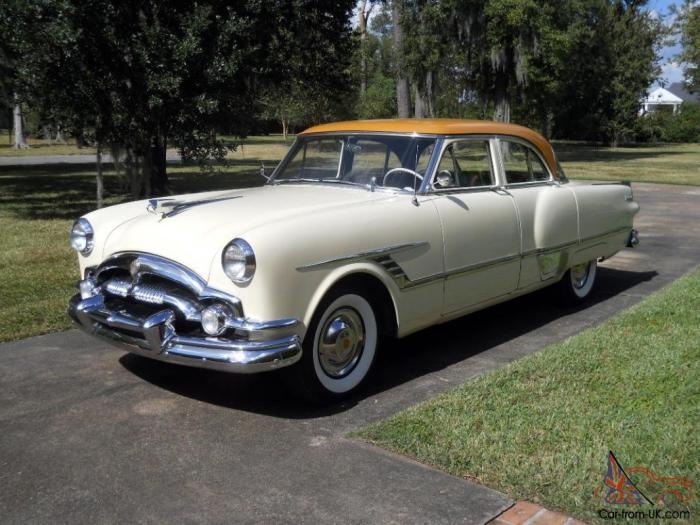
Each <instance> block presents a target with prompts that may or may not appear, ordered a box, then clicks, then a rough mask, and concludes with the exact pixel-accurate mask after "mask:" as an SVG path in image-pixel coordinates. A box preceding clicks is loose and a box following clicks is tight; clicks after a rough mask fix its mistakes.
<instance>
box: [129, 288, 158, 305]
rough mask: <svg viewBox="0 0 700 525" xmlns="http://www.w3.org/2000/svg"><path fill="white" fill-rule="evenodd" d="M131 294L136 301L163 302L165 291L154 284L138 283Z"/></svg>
mask: <svg viewBox="0 0 700 525" xmlns="http://www.w3.org/2000/svg"><path fill="white" fill-rule="evenodd" d="M131 295H132V297H133V298H134V299H136V300H137V301H141V302H144V303H151V304H163V298H164V297H165V292H163V290H161V289H159V288H157V287H155V286H149V285H144V284H140V285H138V286H134V289H133V290H132V291H131Z"/></svg>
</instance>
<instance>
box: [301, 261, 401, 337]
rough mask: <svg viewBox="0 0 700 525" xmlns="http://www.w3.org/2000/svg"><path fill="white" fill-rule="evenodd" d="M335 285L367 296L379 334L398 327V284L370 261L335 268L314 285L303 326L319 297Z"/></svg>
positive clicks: (308, 320)
mask: <svg viewBox="0 0 700 525" xmlns="http://www.w3.org/2000/svg"><path fill="white" fill-rule="evenodd" d="M339 287H347V288H349V289H352V290H354V289H357V290H358V291H362V292H364V293H365V294H368V295H369V297H366V299H367V300H368V301H369V302H370V304H371V305H372V307H373V308H375V310H376V314H377V318H378V321H379V326H380V333H381V334H382V335H389V336H392V337H393V336H396V334H397V333H398V327H399V322H400V319H399V308H398V302H397V297H396V296H397V294H398V288H397V287H396V284H395V283H394V281H393V280H392V279H391V278H389V277H388V276H387V275H386V273H385V272H384V271H383V270H381V269H380V268H378V267H376V266H374V265H372V264H370V263H359V264H354V265H350V266H346V267H342V268H336V269H335V270H333V271H332V272H331V273H329V274H328V275H327V276H326V277H325V278H324V279H323V281H322V282H321V283H320V285H319V286H318V287H317V288H316V291H315V292H314V294H313V296H312V298H311V301H310V302H309V306H308V308H307V310H306V313H305V315H304V324H305V326H307V327H308V326H310V324H311V319H312V318H313V315H314V313H315V312H316V310H317V309H318V307H319V305H320V304H321V302H322V301H323V299H324V298H325V297H326V296H327V295H328V294H329V293H331V292H332V291H333V290H335V289H337V288H339Z"/></svg>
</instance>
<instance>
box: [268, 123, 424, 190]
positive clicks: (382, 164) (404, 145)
mask: <svg viewBox="0 0 700 525" xmlns="http://www.w3.org/2000/svg"><path fill="white" fill-rule="evenodd" d="M435 141H436V139H434V138H424V137H410V136H395V135H347V134H346V135H321V136H315V137H314V136H311V137H301V138H300V139H299V140H298V141H297V142H296V143H295V144H294V146H293V147H292V150H291V151H290V153H289V154H288V155H287V157H286V159H285V160H284V162H283V165H282V166H281V167H280V169H279V171H278V172H277V174H276V175H275V177H274V181H275V182H298V181H302V182H323V183H339V184H352V185H355V184H357V185H362V186H366V185H369V184H372V179H374V184H375V185H376V186H378V187H388V188H395V189H406V190H410V191H413V190H414V188H419V187H420V185H421V182H422V180H423V177H424V176H425V172H426V170H427V169H428V164H429V162H430V158H431V157H432V155H433V150H434V148H435ZM397 168H402V169H397Z"/></svg>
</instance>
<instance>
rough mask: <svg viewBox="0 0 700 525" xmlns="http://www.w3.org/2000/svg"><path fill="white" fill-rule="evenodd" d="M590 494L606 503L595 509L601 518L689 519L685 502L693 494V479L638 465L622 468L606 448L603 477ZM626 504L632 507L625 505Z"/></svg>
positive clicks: (686, 502)
mask: <svg viewBox="0 0 700 525" xmlns="http://www.w3.org/2000/svg"><path fill="white" fill-rule="evenodd" d="M642 487H643V489H644V490H642ZM594 495H595V496H596V498H601V499H602V500H603V501H605V503H607V504H608V505H609V506H608V507H607V508H601V509H599V510H598V515H599V516H600V517H601V518H602V519H615V520H619V519H657V520H664V519H671V520H672V519H678V520H688V521H689V520H690V511H689V510H688V507H687V505H688V502H689V501H690V499H691V498H692V497H693V482H692V481H690V480H689V479H687V478H684V477H680V476H658V475H656V474H655V473H654V472H652V471H651V470H649V469H648V468H646V467H641V466H637V467H630V468H628V469H627V470H625V469H623V468H622V465H621V464H620V462H619V461H618V459H617V458H616V457H615V454H614V453H613V452H612V451H609V452H608V469H607V472H606V474H605V478H604V479H603V483H602V484H601V485H600V486H598V487H596V489H595V491H594ZM628 506H629V507H632V508H630V509H628V508H625V507H628Z"/></svg>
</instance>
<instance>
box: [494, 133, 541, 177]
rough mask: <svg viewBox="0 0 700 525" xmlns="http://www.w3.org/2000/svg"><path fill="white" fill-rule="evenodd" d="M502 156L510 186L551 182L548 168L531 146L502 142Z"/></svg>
mask: <svg viewBox="0 0 700 525" xmlns="http://www.w3.org/2000/svg"><path fill="white" fill-rule="evenodd" d="M501 154H502V155H503V168H504V169H505V172H506V182H508V184H518V183H521V182H538V181H545V180H549V173H547V168H545V166H544V164H542V161H541V160H540V158H539V157H538V156H537V153H535V151H534V150H533V149H532V148H530V147H529V146H525V145H524V144H521V143H520V142H514V141H512V140H501Z"/></svg>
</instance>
